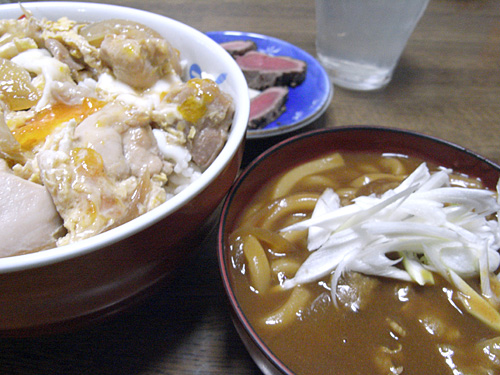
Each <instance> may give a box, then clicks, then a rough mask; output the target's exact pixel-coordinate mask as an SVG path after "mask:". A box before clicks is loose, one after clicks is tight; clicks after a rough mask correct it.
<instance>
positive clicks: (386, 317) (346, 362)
mask: <svg viewBox="0 0 500 375" xmlns="http://www.w3.org/2000/svg"><path fill="white" fill-rule="evenodd" d="M342 156H343V159H344V161H345V165H344V166H342V167H339V168H335V169H334V170H333V171H328V172H325V173H322V174H321V176H320V177H319V178H309V179H306V180H304V181H303V182H301V183H298V184H297V185H296V186H295V187H294V189H293V190H292V191H290V192H289V194H288V195H293V194H297V193H307V194H311V193H313V194H318V195H319V194H321V193H322V192H323V190H324V189H325V186H324V185H323V184H324V183H325V181H328V184H330V187H333V188H334V189H335V190H336V191H344V192H345V195H343V196H342V194H340V193H339V195H340V196H341V198H342V200H343V204H348V202H349V201H350V199H352V198H353V197H354V196H357V195H368V194H370V193H373V192H375V193H382V192H383V191H385V190H388V189H390V188H393V187H395V185H397V184H399V181H400V180H395V179H393V178H391V177H390V176H388V177H387V178H382V179H378V180H376V181H373V182H371V183H370V182H369V176H370V175H374V174H380V173H387V174H393V172H394V165H392V164H390V163H387V159H388V158H389V157H382V156H381V155H374V154H342ZM391 158H394V157H393V156H392V157H391ZM397 160H398V161H399V162H400V164H401V165H402V166H403V167H404V169H405V173H404V175H407V174H409V173H411V172H412V171H413V170H414V169H415V168H416V167H417V166H418V165H419V164H420V163H421V162H422V161H421V160H419V159H416V158H409V157H397ZM388 165H389V167H388ZM429 167H430V168H431V166H429ZM432 168H433V169H436V166H433V167H432ZM432 168H431V169H432ZM360 176H362V177H360ZM360 178H361V179H365V180H364V182H362V183H361V185H360V186H359V187H357V188H356V189H352V188H348V189H347V187H348V186H349V185H350V184H352V182H353V181H355V180H356V179H358V182H357V183H356V184H359V183H360V181H361V180H359V179H360ZM455 179H456V180H457V181H458V183H459V184H461V185H466V186H471V187H475V186H481V183H480V181H477V180H468V179H467V178H466V177H463V176H456V177H455ZM277 180H278V178H277V179H276V180H273V181H270V182H269V183H268V184H267V185H266V186H264V187H263V188H262V189H261V190H260V191H259V192H258V193H257V194H256V195H255V196H254V197H253V198H252V199H251V200H250V202H249V204H248V206H247V208H246V209H245V211H244V212H242V213H241V215H240V218H239V220H238V221H237V222H236V225H235V227H234V228H233V230H237V228H242V227H243V228H244V227H245V226H248V225H256V226H259V225H260V224H261V222H262V221H263V219H262V218H259V215H260V214H259V212H260V211H261V208H262V207H269V206H270V205H272V204H273V200H272V199H271V192H272V189H273V186H274V184H275V183H276V181H277ZM308 180H309V181H308ZM311 182H312V183H311ZM314 182H317V183H318V184H317V185H316V186H314ZM275 204H276V203H275ZM310 215H311V212H300V213H294V214H292V215H289V216H287V217H284V218H279V220H276V221H274V222H273V228H271V229H272V230H273V231H277V230H278V229H280V228H283V227H284V226H286V225H289V224H290V223H292V222H296V221H301V220H303V219H305V218H308V217H309V216H310ZM256 217H257V219H256ZM239 230H241V229H239ZM235 233H238V231H236V232H235ZM234 237H235V236H233V238H232V239H231V238H230V241H233V240H234ZM295 241H296V242H295V243H296V245H297V247H300V250H298V251H295V250H294V251H290V252H289V253H287V254H284V253H280V252H279V251H276V249H273V248H272V247H266V246H264V247H265V250H266V253H267V255H268V258H269V259H270V260H271V261H274V260H276V259H280V258H283V257H287V258H291V259H294V260H297V261H298V262H299V263H302V262H303V261H304V260H305V259H306V258H307V256H308V251H307V249H306V248H305V235H304V237H303V238H300V239H296V240H295ZM229 261H230V263H231V265H232V267H231V268H232V278H233V279H232V284H233V287H234V291H235V294H236V296H237V299H238V302H239V304H240V305H241V308H242V311H243V312H244V313H245V315H246V317H247V318H248V320H249V322H250V323H251V324H252V326H253V328H254V329H255V331H256V332H257V334H258V335H259V336H260V337H261V338H262V340H263V341H264V342H265V343H266V345H267V346H268V347H269V348H270V349H271V351H272V352H273V353H274V354H275V355H276V356H277V357H278V358H280V359H281V360H282V361H283V363H284V364H285V365H286V366H288V367H289V368H290V369H291V370H292V371H294V372H295V373H298V374H313V373H314V374H335V375H337V374H346V375H347V374H349V375H352V374H363V375H365V374H374V375H375V374H392V373H395V374H399V373H401V374H412V375H419V374H422V375H428V374H440V375H446V374H450V375H453V374H462V373H464V374H465V373H466V374H475V375H477V374H496V373H500V363H498V354H500V353H498V352H497V353H496V355H497V356H496V357H495V358H496V361H497V362H496V363H495V361H492V360H490V361H488V359H487V358H486V355H485V353H484V351H483V350H482V348H481V347H478V343H479V342H481V341H484V340H486V339H493V338H495V337H496V336H498V334H497V333H496V332H494V331H493V330H492V329H490V328H488V327H487V326H485V325H484V324H482V323H480V322H479V321H478V320H476V319H475V318H473V317H472V316H471V315H469V314H465V313H463V312H462V311H461V310H460V308H459V307H458V306H459V304H458V302H457V301H456V293H457V292H456V291H455V290H454V289H453V288H452V287H451V286H450V285H449V283H448V282H446V281H445V280H443V279H442V278H440V277H437V278H436V280H437V283H436V285H434V286H424V287H421V286H418V285H417V284H414V283H408V282H403V281H398V280H392V279H386V278H379V277H368V276H362V275H347V276H346V277H344V278H343V279H342V281H341V283H340V284H339V286H338V288H340V290H345V291H346V292H345V294H344V295H343V294H342V293H339V295H340V296H339V300H338V301H337V307H336V306H335V305H334V303H333V301H332V295H331V291H330V289H329V282H328V280H329V279H328V278H325V279H323V280H321V281H320V282H317V283H311V284H307V285H305V286H302V287H303V288H306V289H307V291H308V292H309V293H310V295H311V298H310V303H309V304H308V306H307V307H306V308H304V309H301V310H300V312H299V313H297V314H296V317H295V319H294V321H293V322H292V323H291V324H288V325H286V326H280V325H279V324H277V325H270V324H266V323H265V319H266V318H265V317H266V316H268V315H269V314H271V313H272V312H273V311H276V310H277V309H279V308H280V306H282V305H283V304H284V303H285V302H286V300H287V299H288V298H289V296H290V294H291V293H292V291H286V292H282V291H280V292H276V290H274V289H271V290H269V291H267V292H266V293H260V292H259V291H257V290H256V289H255V288H254V287H253V286H251V285H250V283H249V277H248V274H247V273H248V272H247V267H248V265H247V263H246V261H245V259H244V257H243V255H242V253H241V249H240V248H239V246H238V242H237V241H236V242H232V243H231V257H230V260H229ZM281 277H282V276H281ZM284 277H286V276H284ZM279 278H280V276H278V277H276V276H275V277H274V278H273V280H272V283H273V284H274V285H277V284H278V283H279ZM350 278H351V279H357V280H358V281H357V282H358V284H356V283H352V284H350V283H351V281H350V280H349V279H350ZM353 285H354V286H353ZM352 295H354V296H355V297H356V298H352ZM345 296H347V297H346V298H343V297H345ZM497 343H498V340H497ZM499 345H500V344H499ZM498 350H500V349H498ZM388 353H389V354H388ZM483 363H484V366H483ZM482 366H483V367H482ZM486 368H487V369H489V370H488V371H490V372H487V370H486ZM391 371H392V372H391ZM457 371H462V372H457Z"/></svg>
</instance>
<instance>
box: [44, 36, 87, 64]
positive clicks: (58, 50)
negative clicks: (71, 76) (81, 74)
mask: <svg viewBox="0 0 500 375" xmlns="http://www.w3.org/2000/svg"><path fill="white" fill-rule="evenodd" d="M45 47H46V48H47V49H48V50H49V52H50V53H51V54H52V56H54V57H55V58H56V59H57V60H59V61H61V62H62V63H64V64H66V65H68V67H69V68H70V69H71V70H72V71H75V70H76V71H78V70H82V69H83V68H84V66H83V65H82V64H80V63H78V62H76V61H75V60H73V58H72V57H71V55H70V53H69V51H68V49H67V48H66V46H65V45H64V44H62V43H61V42H59V41H58V40H56V39H50V38H49V39H47V40H46V41H45Z"/></svg>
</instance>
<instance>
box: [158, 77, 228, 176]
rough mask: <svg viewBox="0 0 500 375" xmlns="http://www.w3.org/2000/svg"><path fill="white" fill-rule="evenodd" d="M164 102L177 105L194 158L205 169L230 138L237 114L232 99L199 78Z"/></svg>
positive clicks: (207, 80) (205, 80) (216, 87)
mask: <svg viewBox="0 0 500 375" xmlns="http://www.w3.org/2000/svg"><path fill="white" fill-rule="evenodd" d="M165 102H166V103H174V104H177V108H178V110H179V112H180V114H181V115H182V118H183V121H184V122H185V126H184V128H185V132H186V135H187V139H188V148H189V150H190V152H191V154H192V156H193V161H194V162H195V163H196V164H197V165H198V166H199V167H200V168H201V169H206V168H207V167H208V166H209V165H210V164H211V163H212V161H213V160H214V159H215V157H216V156H217V155H218V154H219V152H220V150H221V149H222V147H223V146H224V144H225V142H226V140H227V134H228V130H229V127H230V126H231V121H232V119H233V115H234V106H233V101H232V98H231V97H230V96H229V95H228V94H226V93H224V92H222V91H221V90H220V89H219V87H218V86H217V84H216V83H215V82H214V81H212V80H209V79H197V78H196V79H192V80H189V81H188V82H186V83H183V84H180V85H178V86H177V87H175V88H173V89H172V90H171V91H170V92H169V93H168V94H167V95H166V96H165Z"/></svg>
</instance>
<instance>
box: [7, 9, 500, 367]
mask: <svg viewBox="0 0 500 375" xmlns="http://www.w3.org/2000/svg"><path fill="white" fill-rule="evenodd" d="M2 2H5V1H2ZM13 2H17V0H15V1H13ZM108 2H109V3H115V4H120V5H125V6H130V7H135V8H140V9H145V10H150V11H153V12H157V13H160V14H163V15H166V16H169V17H172V18H175V19H178V20H180V21H182V22H184V23H187V24H189V25H191V26H193V27H195V28H197V29H199V30H201V31H210V30H240V31H253V32H257V33H261V34H266V35H270V36H274V37H277V38H280V39H284V40H286V41H289V42H291V43H293V44H295V45H297V46H298V47H301V48H302V49H304V50H306V51H307V52H309V53H311V54H313V55H314V54H315V45H314V38H315V18H314V17H315V13H314V1H312V0H265V1H262V0H218V1H217V0H143V1H133V0H122V1H118V0H116V1H110V0H108ZM351 124H356V125H368V124H370V125H384V126H388V127H396V128H405V129H411V130H415V131H419V132H423V133H426V134H429V135H433V136H437V137H441V138H445V139H447V140H449V141H451V142H454V143H458V144H460V145H462V146H465V147H467V148H470V149H472V150H474V151H476V152H478V153H480V154H482V155H483V156H486V157H488V158H490V159H492V160H493V161H495V162H500V147H499V142H498V139H499V138H500V137H499V136H500V1H498V0H431V3H430V5H429V7H428V9H427V11H426V13H425V15H424V16H423V18H422V20H421V22H420V23H419V25H418V26H417V29H416V30H415V32H414V34H413V35H412V37H411V39H410V41H409V43H408V45H407V48H406V50H405V52H404V54H403V56H402V59H401V61H400V63H399V65H398V67H397V69H396V72H395V75H394V79H393V80H392V82H391V83H390V84H389V86H388V87H387V88H386V89H385V90H383V91H379V92H370V93H360V92H352V91H347V90H343V89H340V88H336V89H335V94H334V97H333V101H332V103H331V105H330V107H329V108H328V110H327V111H326V113H325V114H324V115H323V116H322V117H321V118H320V119H319V120H317V121H316V122H315V123H314V124H312V125H311V126H310V127H336V126H341V125H351ZM280 139H281V138H280V137H276V138H271V139H269V140H265V141H250V142H248V144H247V149H246V154H245V160H246V161H249V160H251V159H252V158H253V157H254V156H255V155H256V154H257V153H259V152H261V151H262V150H264V149H265V148H267V147H269V146H270V145H271V144H273V143H275V142H277V141H278V140H280ZM0 373H1V374H37V375H42V374H66V375H72V374H120V375H126V374H141V375H142V374H144V375H145V374H259V373H260V372H259V370H258V368H257V367H256V366H255V365H254V363H253V362H252V360H251V358H250V357H249V355H248V354H247V352H246V350H245V348H244V347H243V344H242V343H241V341H240V339H239V337H238V335H237V333H236V331H235V330H234V328H233V326H232V323H231V320H230V318H229V309H228V306H227V302H226V298H225V295H224V290H223V287H222V285H221V281H220V278H219V271H218V269H217V260H216V251H215V246H214V241H213V239H212V240H210V241H207V243H205V244H204V245H203V246H202V249H201V251H200V253H199V255H198V257H196V259H194V260H193V261H192V262H190V263H189V264H188V265H186V267H185V268H184V269H182V270H181V272H180V274H179V276H178V277H177V278H176V279H175V280H174V281H173V283H171V284H170V285H168V286H166V287H164V288H162V289H161V290H160V291H158V292H157V293H156V294H155V295H154V296H153V297H151V298H149V299H148V300H146V301H143V302H141V303H140V304H139V305H136V306H134V307H133V308H131V309H130V310H128V311H126V312H124V313H123V314H120V315H119V316H115V317H112V318H111V319H110V320H108V321H106V322H103V323H100V324H97V325H94V326H92V327H88V328H85V329H83V330H80V331H78V332H73V333H67V334H59V335H54V336H49V337H38V338H24V339H0Z"/></svg>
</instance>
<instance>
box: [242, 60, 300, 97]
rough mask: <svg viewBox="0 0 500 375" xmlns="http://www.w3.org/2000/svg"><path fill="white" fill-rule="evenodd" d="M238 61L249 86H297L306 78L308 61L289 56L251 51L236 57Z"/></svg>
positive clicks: (258, 87)
mask: <svg viewBox="0 0 500 375" xmlns="http://www.w3.org/2000/svg"><path fill="white" fill-rule="evenodd" d="M236 62H237V63H238V65H239V66H240V68H241V70H242V71H243V74H244V75H245V78H246V80H247V83H248V87H250V88H252V89H256V90H263V89H266V88H268V87H271V86H291V87H295V86H297V85H299V84H301V83H302V82H303V81H304V79H305V78H306V70H307V64H306V62H305V61H302V60H298V59H294V58H291V57H287V56H271V55H267V54H265V53H262V52H257V51H250V52H247V53H245V54H244V55H243V56H238V57H236Z"/></svg>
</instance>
